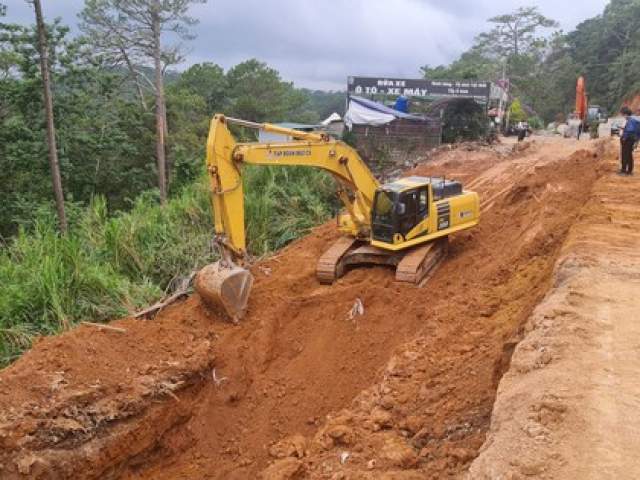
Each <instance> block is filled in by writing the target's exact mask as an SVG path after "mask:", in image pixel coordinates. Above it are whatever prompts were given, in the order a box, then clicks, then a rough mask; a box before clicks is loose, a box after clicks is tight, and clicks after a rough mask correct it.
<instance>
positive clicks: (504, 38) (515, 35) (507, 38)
mask: <svg viewBox="0 0 640 480" xmlns="http://www.w3.org/2000/svg"><path fill="white" fill-rule="evenodd" d="M489 22H491V23H494V24H496V25H495V27H493V28H492V29H491V30H490V31H488V32H484V33H481V34H480V35H478V36H477V37H476V45H477V48H478V49H480V50H481V51H482V52H484V53H485V54H486V55H487V56H489V57H493V58H497V59H505V58H507V57H508V56H510V55H522V54H526V53H528V52H529V50H530V49H531V48H532V47H534V46H535V45H536V44H537V42H539V41H540V38H539V37H536V35H535V34H536V30H537V29H538V28H558V27H559V24H558V22H556V21H555V20H552V19H550V18H547V17H545V16H544V15H542V14H541V13H540V12H538V7H520V8H519V9H518V10H516V11H515V12H514V13H508V14H505V15H498V16H496V17H492V18H490V19H489Z"/></svg>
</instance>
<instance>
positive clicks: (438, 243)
mask: <svg viewBox="0 0 640 480" xmlns="http://www.w3.org/2000/svg"><path fill="white" fill-rule="evenodd" d="M448 251H449V238H448V237H443V238H439V239H437V240H434V241H432V242H429V243H427V244H425V245H422V246H420V247H417V248H415V249H413V250H411V251H410V252H409V253H407V255H405V256H404V258H403V259H402V261H401V262H400V263H399V264H398V269H397V270H396V281H398V282H407V283H413V284H415V285H423V284H424V283H425V282H426V281H427V280H428V279H429V277H430V276H431V275H432V274H433V273H434V272H435V271H436V269H437V268H438V267H439V266H440V264H441V263H442V262H443V261H444V259H445V257H446V256H447V252H448Z"/></svg>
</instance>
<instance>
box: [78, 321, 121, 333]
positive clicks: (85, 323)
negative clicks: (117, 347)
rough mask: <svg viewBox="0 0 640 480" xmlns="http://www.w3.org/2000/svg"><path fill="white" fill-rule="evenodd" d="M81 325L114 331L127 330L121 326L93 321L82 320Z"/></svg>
mask: <svg viewBox="0 0 640 480" xmlns="http://www.w3.org/2000/svg"><path fill="white" fill-rule="evenodd" d="M80 324H81V325H89V326H91V327H96V328H99V329H100V330H112V331H114V332H119V333H125V332H126V330H125V329H124V328H120V327H112V326H111V325H105V324H103V323H93V322H80Z"/></svg>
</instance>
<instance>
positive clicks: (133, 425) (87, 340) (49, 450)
mask: <svg viewBox="0 0 640 480" xmlns="http://www.w3.org/2000/svg"><path fill="white" fill-rule="evenodd" d="M602 158H603V147H602V144H600V143H595V142H589V141H580V142H578V141H575V140H573V139H566V140H563V139H553V138H551V139H546V138H538V139H537V140H535V141H527V142H526V143H524V144H513V145H512V144H503V145H499V146H497V147H493V148H486V147H479V148H476V149H475V150H472V151H466V150H464V149H462V148H460V149H454V150H451V151H446V150H443V151H442V152H441V153H440V154H439V155H438V156H437V157H436V158H435V159H433V160H432V161H430V162H429V163H427V164H424V165H421V166H419V167H418V168H417V169H416V170H415V171H414V172H413V173H416V174H425V175H426V174H437V173H446V174H447V175H448V176H450V177H453V178H458V179H460V180H462V181H463V183H464V184H465V187H466V188H469V189H473V190H476V191H477V192H478V193H479V194H480V198H481V223H480V226H478V227H477V228H475V229H473V230H472V231H468V232H463V233H461V234H458V235H456V236H454V237H453V238H452V241H451V248H450V255H449V257H448V258H447V260H446V261H445V262H444V263H443V264H442V266H441V267H440V268H439V270H438V271H437V272H436V273H435V274H434V275H433V276H432V277H431V279H430V280H429V282H428V283H427V284H426V285H425V286H424V287H417V286H412V285H406V284H398V283H396V282H395V281H394V278H393V272H392V271H390V270H387V269H385V268H377V267H376V268H363V269H358V270H354V271H351V272H349V273H348V274H347V275H346V276H345V277H343V278H342V279H341V280H339V281H338V282H337V283H336V284H334V285H332V286H322V285H319V284H318V283H317V281H316V280H315V262H316V259H317V258H318V256H319V255H320V254H321V253H322V252H323V251H324V250H326V249H327V248H328V246H329V245H330V244H331V243H332V242H333V241H334V240H335V239H336V238H337V237H336V233H335V226H334V225H333V224H332V223H329V224H327V225H325V226H322V227H320V228H318V229H317V230H315V231H314V232H312V233H311V234H310V235H309V236H307V237H306V238H304V239H302V240H300V241H298V242H295V243H293V244H291V245H290V246H289V247H287V248H286V249H284V250H283V251H282V252H280V253H279V254H278V255H276V256H275V257H273V258H271V259H270V260H268V261H265V262H262V263H260V264H257V265H255V266H254V267H252V271H253V274H254V276H255V277H256V282H255V286H254V290H253V293H252V297H251V299H250V302H249V312H248V315H247V317H246V319H245V320H243V322H242V324H241V325H240V326H233V325H230V324H229V323H226V322H225V321H224V320H223V319H222V318H221V317H220V316H218V315H217V314H216V313H214V312H211V311H209V310H207V309H206V308H205V307H204V306H203V305H202V304H201V302H200V300H199V298H198V297H197V296H196V295H194V296H191V297H190V298H188V299H187V300H186V301H184V302H181V303H177V304H174V305H172V306H170V307H169V308H167V309H165V310H164V311H162V312H161V313H160V314H159V315H158V316H157V317H156V318H155V319H153V320H148V321H142V320H135V319H132V318H127V319H122V320H118V321H114V322H112V323H111V324H110V325H111V326H114V327H117V328H119V329H121V330H106V329H105V330H101V329H98V328H96V327H94V326H90V325H84V326H81V327H79V328H77V329H75V330H73V331H71V332H68V333H66V334H64V335H61V336H58V337H55V338H46V339H42V340H40V341H38V342H37V343H36V344H35V345H34V347H33V349H32V350H31V351H30V352H29V353H27V354H26V355H25V356H24V357H23V358H22V359H20V360H19V361H17V362H16V363H15V364H14V365H12V366H10V367H8V368H6V369H4V370H3V371H2V372H0V477H2V478H26V477H27V476H28V477H31V478H56V479H58V478H74V479H77V478H97V477H100V478H140V479H143V478H144V479H151V478H153V479H163V478H164V479H175V478H193V479H200V478H215V479H218V478H220V479H222V478H238V479H244V478H256V477H260V476H261V477H262V478H272V479H276V478H336V479H338V478H396V479H409V478H415V479H418V478H446V477H458V476H461V475H463V474H464V472H466V470H467V469H468V467H469V465H470V463H471V461H472V460H473V459H474V458H475V457H476V456H477V455H478V452H479V450H480V447H481V446H482V445H483V442H485V438H486V435H487V432H488V429H489V426H490V421H491V414H492V408H493V405H494V401H495V398H496V390H497V388H498V383H499V381H500V379H501V378H502V376H503V374H504V373H505V372H506V371H507V369H508V367H509V363H510V359H511V355H512V353H513V350H514V348H515V346H516V345H517V343H518V342H519V340H520V339H521V336H522V333H523V329H524V326H525V324H526V322H527V319H528V318H529V317H530V315H531V313H532V312H533V311H534V309H535V307H536V305H537V304H538V303H539V302H540V301H541V300H542V299H543V297H544V296H545V294H546V293H547V292H548V291H549V289H550V287H551V285H552V279H553V278H552V277H553V269H554V265H555V263H556V260H557V259H558V257H559V255H560V253H561V249H562V247H563V244H564V242H565V239H566V238H567V235H568V233H569V231H570V228H571V226H572V225H573V224H574V222H575V221H576V219H577V218H578V217H579V215H580V212H581V211H582V209H583V206H584V205H585V203H586V202H587V201H588V199H589V198H590V195H591V193H592V189H593V187H594V184H595V183H596V180H597V179H598V178H599V176H600V175H602V174H603V172H604V170H605V169H606V168H607V167H605V166H603V165H604V164H603V162H602ZM358 300H359V301H360V302H361V303H362V305H363V307H364V309H363V310H364V312H363V314H362V315H359V314H355V315H353V314H350V312H351V311H352V308H353V306H354V304H355V303H356V302H357V301H358ZM352 313H353V312H352Z"/></svg>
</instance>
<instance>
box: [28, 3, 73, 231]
mask: <svg viewBox="0 0 640 480" xmlns="http://www.w3.org/2000/svg"><path fill="white" fill-rule="evenodd" d="M30 3H33V7H34V9H35V12H36V28H37V30H38V51H39V54H40V72H41V75H42V90H43V93H44V107H45V117H46V121H47V136H48V138H49V163H50V165H51V178H52V180H53V191H54V194H55V197H56V207H57V210H58V222H59V223H60V229H61V230H62V233H64V234H66V233H67V217H66V214H65V209H64V195H63V193H62V180H61V179H60V168H59V166H58V149H57V147H56V128H55V122H54V118H53V100H52V99H51V79H50V76H49V56H48V52H49V49H48V47H47V29H46V26H45V24H44V18H43V16H42V6H41V5H40V0H31V2H30Z"/></svg>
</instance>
